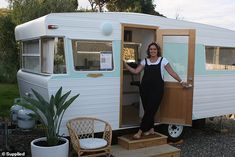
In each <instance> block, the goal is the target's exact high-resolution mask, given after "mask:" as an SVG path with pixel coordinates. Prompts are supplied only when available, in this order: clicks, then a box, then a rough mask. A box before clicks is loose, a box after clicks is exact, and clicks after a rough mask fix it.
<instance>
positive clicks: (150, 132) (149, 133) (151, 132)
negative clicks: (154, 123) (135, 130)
mask: <svg viewBox="0 0 235 157" xmlns="http://www.w3.org/2000/svg"><path fill="white" fill-rule="evenodd" d="M155 134H157V133H156V132H155V131H154V128H151V129H150V130H149V131H147V132H145V133H144V135H146V136H148V135H155Z"/></svg>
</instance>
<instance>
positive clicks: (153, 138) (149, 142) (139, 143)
mask: <svg viewBox="0 0 235 157" xmlns="http://www.w3.org/2000/svg"><path fill="white" fill-rule="evenodd" d="M166 143H167V136H165V135H163V134H160V133H157V134H154V135H147V136H142V137H141V138H140V139H138V140H136V139H133V134H129V135H124V136H121V137H118V144H119V145H120V146H122V147H123V148H125V149H128V150H131V149H138V148H144V147H151V146H156V145H162V144H166Z"/></svg>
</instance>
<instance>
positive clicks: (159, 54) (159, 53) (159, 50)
mask: <svg viewBox="0 0 235 157" xmlns="http://www.w3.org/2000/svg"><path fill="white" fill-rule="evenodd" d="M152 45H154V46H155V47H156V48H157V56H158V57H161V56H162V55H161V48H160V46H158V44H157V43H155V42H152V43H151V44H149V46H148V49H147V55H148V58H150V51H149V49H150V47H151V46H152Z"/></svg>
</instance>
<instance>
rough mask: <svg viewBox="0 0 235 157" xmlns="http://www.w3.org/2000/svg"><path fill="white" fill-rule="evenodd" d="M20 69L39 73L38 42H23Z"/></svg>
mask: <svg viewBox="0 0 235 157" xmlns="http://www.w3.org/2000/svg"><path fill="white" fill-rule="evenodd" d="M22 68H23V69H27V70H29V71H32V72H40V70H41V68H40V53H39V40H30V41H25V42H23V49H22Z"/></svg>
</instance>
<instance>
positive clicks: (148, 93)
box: [140, 58, 164, 132]
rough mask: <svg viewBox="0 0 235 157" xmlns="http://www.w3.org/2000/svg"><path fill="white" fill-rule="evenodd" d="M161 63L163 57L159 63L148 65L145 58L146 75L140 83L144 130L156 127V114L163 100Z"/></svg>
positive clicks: (142, 128) (142, 125) (141, 126)
mask: <svg viewBox="0 0 235 157" xmlns="http://www.w3.org/2000/svg"><path fill="white" fill-rule="evenodd" d="M161 63H162V58H161V60H160V62H159V63H158V64H156V65H148V64H147V59H146V58H145V67H144V75H143V78H142V81H141V84H140V96H141V100H142V104H143V108H144V116H143V118H142V121H141V125H140V129H141V130H142V131H143V132H146V131H149V129H151V128H153V127H154V116H155V113H156V112H157V110H158V107H159V105H160V103H161V100H162V96H163V90H164V81H163V79H162V76H161Z"/></svg>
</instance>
